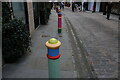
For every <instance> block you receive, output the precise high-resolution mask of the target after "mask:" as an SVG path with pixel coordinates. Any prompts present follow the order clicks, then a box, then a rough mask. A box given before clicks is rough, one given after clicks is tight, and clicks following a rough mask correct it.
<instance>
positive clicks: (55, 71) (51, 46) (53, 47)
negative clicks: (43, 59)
mask: <svg viewBox="0 0 120 80" xmlns="http://www.w3.org/2000/svg"><path fill="white" fill-rule="evenodd" d="M45 45H46V47H47V51H48V53H47V57H48V72H49V78H60V66H59V58H60V53H59V47H60V46H61V42H60V41H58V40H57V39H55V38H51V39H50V40H49V41H47V42H46V43H45Z"/></svg>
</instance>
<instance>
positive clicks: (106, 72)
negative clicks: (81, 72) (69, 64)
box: [63, 8, 118, 78]
mask: <svg viewBox="0 0 120 80" xmlns="http://www.w3.org/2000/svg"><path fill="white" fill-rule="evenodd" d="M63 13H64V15H65V18H66V19H67V21H68V23H69V24H70V26H71V27H72V30H73V34H74V35H75V37H76V39H77V40H76V41H77V43H79V44H78V46H79V48H78V49H80V51H83V52H82V53H80V54H81V55H82V57H83V56H85V57H86V59H87V62H88V64H90V65H91V66H92V71H94V73H95V74H96V75H97V77H98V78H118V20H115V18H112V17H111V19H110V20H107V19H106V18H105V16H103V15H100V14H99V13H92V12H88V11H86V12H78V11H76V12H72V10H71V8H65V10H64V12H63ZM79 62H80V61H79Z"/></svg>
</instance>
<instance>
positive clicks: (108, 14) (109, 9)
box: [106, 2, 112, 20]
mask: <svg viewBox="0 0 120 80" xmlns="http://www.w3.org/2000/svg"><path fill="white" fill-rule="evenodd" d="M111 9H112V2H109V3H108V5H107V18H106V19H108V20H109V18H110V13H111Z"/></svg>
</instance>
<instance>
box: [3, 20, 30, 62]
mask: <svg viewBox="0 0 120 80" xmlns="http://www.w3.org/2000/svg"><path fill="white" fill-rule="evenodd" d="M29 45H30V37H29V32H28V30H26V29H25V25H24V23H23V22H22V21H21V20H19V19H13V20H11V21H10V22H8V23H5V24H3V26H2V54H3V59H4V61H5V62H15V61H17V60H18V59H19V58H20V57H21V56H22V55H24V54H25V53H26V51H28V49H29ZM29 50H30V49H29Z"/></svg>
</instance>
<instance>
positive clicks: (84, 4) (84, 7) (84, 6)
mask: <svg viewBox="0 0 120 80" xmlns="http://www.w3.org/2000/svg"><path fill="white" fill-rule="evenodd" d="M85 10H86V2H84V3H83V11H85Z"/></svg>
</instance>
